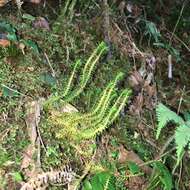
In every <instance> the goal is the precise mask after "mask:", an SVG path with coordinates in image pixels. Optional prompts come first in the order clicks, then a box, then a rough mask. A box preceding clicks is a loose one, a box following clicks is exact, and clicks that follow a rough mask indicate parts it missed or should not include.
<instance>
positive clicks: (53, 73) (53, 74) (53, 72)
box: [44, 52, 56, 77]
mask: <svg viewBox="0 0 190 190" xmlns="http://www.w3.org/2000/svg"><path fill="white" fill-rule="evenodd" d="M44 56H45V58H46V60H47V62H48V64H49V67H50V69H51V72H52V76H53V77H55V75H56V74H55V71H54V69H53V67H52V65H51V63H50V60H49V58H48V56H47V54H46V52H44Z"/></svg>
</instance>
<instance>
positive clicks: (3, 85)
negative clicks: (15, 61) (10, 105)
mask: <svg viewBox="0 0 190 190" xmlns="http://www.w3.org/2000/svg"><path fill="white" fill-rule="evenodd" d="M1 86H2V87H5V88H7V89H9V90H10V91H12V92H15V93H17V94H20V95H22V96H26V95H25V94H23V93H21V92H19V91H17V90H14V89H12V88H10V87H8V86H6V85H5V84H1Z"/></svg>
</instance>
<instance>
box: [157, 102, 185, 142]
mask: <svg viewBox="0 0 190 190" xmlns="http://www.w3.org/2000/svg"><path fill="white" fill-rule="evenodd" d="M156 116H157V120H158V128H157V132H156V139H158V137H159V135H160V133H161V130H162V129H163V128H164V127H165V126H166V125H167V124H168V123H169V122H170V121H173V122H174V123H176V124H178V125H182V124H184V120H183V119H182V118H181V117H180V116H178V115H177V114H176V113H175V112H173V111H171V110H170V109H169V108H167V107H166V106H165V105H163V104H162V103H159V104H158V106H157V107H156Z"/></svg>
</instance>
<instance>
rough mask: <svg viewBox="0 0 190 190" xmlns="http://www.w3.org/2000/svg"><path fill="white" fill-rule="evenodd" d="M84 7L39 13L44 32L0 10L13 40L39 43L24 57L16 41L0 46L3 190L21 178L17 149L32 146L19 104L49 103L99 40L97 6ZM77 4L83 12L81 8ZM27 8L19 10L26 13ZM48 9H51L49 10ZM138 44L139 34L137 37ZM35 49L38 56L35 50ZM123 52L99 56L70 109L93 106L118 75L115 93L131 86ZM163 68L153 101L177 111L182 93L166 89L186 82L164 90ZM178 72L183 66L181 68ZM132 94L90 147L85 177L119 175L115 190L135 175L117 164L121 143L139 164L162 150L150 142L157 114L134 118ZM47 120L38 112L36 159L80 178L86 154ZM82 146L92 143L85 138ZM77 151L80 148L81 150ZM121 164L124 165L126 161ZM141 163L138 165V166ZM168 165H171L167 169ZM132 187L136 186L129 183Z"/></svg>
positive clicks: (115, 48)
mask: <svg viewBox="0 0 190 190" xmlns="http://www.w3.org/2000/svg"><path fill="white" fill-rule="evenodd" d="M88 3H89V2H88ZM113 4H114V3H113ZM89 5H91V6H92V5H93V6H94V5H96V6H95V8H94V7H93V8H92V7H91V6H89V7H88V8H87V6H86V5H83V4H82V3H81V4H80V6H79V7H77V8H76V9H77V13H78V12H79V13H81V14H76V15H74V17H73V14H69V13H67V14H68V15H66V14H63V15H62V12H63V11H62V9H64V8H65V7H64V6H62V7H60V8H58V7H56V8H55V7H54V8H53V10H54V11H52V12H51V11H50V12H51V14H50V15H49V14H48V11H47V10H44V11H45V12H44V14H46V15H45V16H46V17H47V18H48V19H49V23H50V28H51V29H50V31H49V30H44V29H40V28H39V29H38V28H34V27H33V25H32V22H31V20H29V19H23V18H22V14H20V13H19V12H17V10H15V13H13V12H12V14H7V12H2V15H1V16H0V21H6V22H7V23H9V24H11V26H12V27H13V28H15V29H16V35H17V36H18V38H19V39H22V40H31V41H32V42H34V43H35V44H37V46H26V47H25V48H24V52H23V51H22V48H21V47H20V44H21V41H17V42H14V41H13V42H11V45H10V46H9V47H8V48H0V84H1V87H0V104H1V106H0V144H1V146H0V175H1V184H2V189H4V188H5V187H6V186H7V189H11V188H12V189H19V186H20V182H21V181H23V180H27V179H26V177H25V175H24V173H23V172H22V170H21V168H20V166H21V163H22V159H23V155H24V154H23V151H24V150H25V148H26V147H27V146H28V145H29V144H30V142H29V137H28V133H27V127H26V122H25V119H26V107H25V104H26V103H27V102H29V101H32V100H37V99H39V98H41V97H43V98H45V99H47V98H48V97H49V96H50V95H52V94H61V93H62V92H63V90H64V88H65V86H66V85H67V81H68V79H69V77H70V74H71V72H72V70H73V68H74V63H75V62H76V60H77V59H79V58H80V59H81V60H82V64H83V65H84V63H85V61H86V60H87V59H88V58H89V56H90V55H91V53H92V52H93V50H94V49H95V48H96V47H97V45H98V44H99V43H100V42H101V41H103V40H104V36H103V34H100V33H99V32H100V31H101V30H99V28H101V22H99V20H101V19H100V15H99V14H97V15H96V13H98V12H99V11H100V7H99V6H98V4H96V3H95V4H94V3H92V4H91V3H89ZM81 7H83V8H84V9H83V10H82V9H81ZM112 8H113V12H112V17H113V20H114V19H116V18H117V14H118V12H116V10H115V9H116V7H114V6H112ZM27 9H28V8H26V10H27ZM26 10H25V12H27V11H26ZM48 10H52V9H51V8H48ZM55 10H56V12H55ZM57 10H59V11H57ZM85 11H87V12H86V14H84V12H85ZM114 11H115V12H114ZM29 12H30V11H29ZM23 13H24V12H23ZM27 13H28V12H27ZM40 13H41V10H38V11H37V12H36V14H37V15H39V14H40ZM94 14H95V15H96V16H94ZM71 15H72V16H71ZM84 15H85V16H84ZM33 16H36V15H33ZM93 17H94V18H93ZM121 19H122V18H121ZM184 22H185V21H184ZM94 23H95V24H96V25H95V26H93V24H94ZM121 26H122V24H121ZM122 29H124V28H122ZM135 35H136V34H135ZM138 39H139V37H138V36H137V40H138ZM147 41H148V40H147V39H146V37H145V40H144V41H143V43H142V44H141V45H142V46H141V48H142V49H144V50H147V49H148V51H150V52H154V54H155V55H156V56H157V55H158V57H159V54H160V52H159V50H156V49H155V48H154V47H148V48H147V44H148V43H147ZM122 45H123V44H122ZM34 47H35V48H37V50H38V51H35V50H36V49H35V48H34ZM176 47H177V46H176ZM151 48H152V49H151ZM121 49H122V48H121V47H119V46H117V45H113V48H112V57H111V59H109V60H107V56H106V54H105V55H103V56H102V57H101V58H100V60H99V61H98V63H97V65H96V68H95V70H94V71H93V73H92V76H91V78H90V80H89V82H88V84H87V86H86V88H85V89H84V91H83V92H82V93H81V94H80V96H79V97H77V98H75V99H74V101H72V105H73V106H74V107H76V108H77V109H78V110H79V111H80V112H82V113H84V112H86V111H89V110H91V109H92V108H93V107H94V105H95V102H97V101H98V100H99V97H100V94H101V93H102V91H103V90H104V89H105V87H106V85H107V84H108V83H109V82H110V81H112V80H113V78H114V77H115V76H116V75H117V73H119V72H123V73H124V75H125V77H124V79H123V80H122V81H121V82H119V84H118V85H117V93H118V94H119V93H120V92H121V90H122V89H125V88H128V87H129V83H128V80H127V79H128V77H129V76H130V74H131V71H133V69H134V63H133V59H132V58H129V57H127V56H126V55H124V54H123V53H122V52H121ZM46 55H47V56H46ZM185 60H186V57H184V59H183V61H185ZM161 61H162V60H161ZM161 61H160V62H161ZM163 62H164V60H163ZM141 64H142V63H141V62H140V61H138V60H137V62H136V66H137V67H141ZM164 67H166V62H164V64H163V65H162V66H159V67H158V74H157V76H156V77H157V84H158V90H159V93H160V95H159V96H160V99H161V100H164V101H165V100H166V99H168V100H169V102H171V104H172V105H174V107H177V105H178V103H179V101H180V95H181V93H180V92H178V91H176V96H175V97H173V95H172V91H173V89H172V87H175V86H176V85H178V87H179V89H180V86H181V85H185V84H186V83H187V82H188V80H187V77H183V76H182V77H181V78H180V80H181V81H182V82H181V83H180V84H179V81H176V80H174V81H171V82H169V83H171V84H172V85H171V86H170V88H171V89H170V88H169V87H168V86H167V85H166V87H165V84H163V81H164V79H166V80H167V76H166V75H167V72H166V71H165V70H166V69H163V68H164ZM183 67H184V68H186V66H185V65H183ZM181 68H182V67H181ZM178 70H179V69H178V66H176V67H175V68H174V75H175V73H176V74H179V72H178ZM163 71H165V73H164V75H162V74H163V73H162V72H163ZM79 73H80V72H79ZM54 74H55V75H54ZM162 76H164V78H162ZM79 78H80V74H78V75H76V76H75V85H76V86H77V84H78V83H79ZM177 78H178V77H177ZM187 88H188V87H187ZM134 95H135V93H134ZM134 95H133V96H134ZM133 96H131V100H130V101H129V103H128V104H127V105H126V108H125V109H124V110H123V111H122V113H121V114H120V116H119V117H118V118H117V119H116V121H115V122H114V123H113V124H112V127H111V128H109V129H108V130H106V131H104V133H103V135H101V137H100V136H98V137H97V139H96V143H95V146H94V145H93V146H92V147H91V148H92V149H93V150H96V151H97V154H95V164H96V165H95V166H94V165H93V167H92V170H91V172H89V173H90V174H96V171H98V170H99V171H101V170H103V171H109V172H110V171H111V172H113V173H114V175H115V176H119V177H118V180H116V184H117V185H116V189H118V190H122V189H127V187H129V185H127V182H126V181H127V180H128V179H129V178H130V177H129V178H128V177H125V176H131V175H132V176H133V175H136V174H137V175H138V174H140V175H141V173H140V172H139V171H138V172H137V173H135V172H134V173H133V174H131V173H130V174H128V173H127V172H129V170H130V171H133V169H134V167H135V166H134V165H133V167H130V166H131V165H130V166H129V165H128V164H126V163H124V164H123V163H119V162H118V159H121V158H119V155H120V156H121V153H123V152H122V151H121V146H124V147H125V149H128V150H133V151H134V152H135V153H136V154H138V157H139V159H140V160H141V161H142V160H143V161H144V162H148V161H150V160H153V159H154V158H155V155H156V154H158V153H159V151H160V147H159V145H158V144H159V143H158V144H157V142H155V141H154V135H155V128H154V127H155V125H156V124H155V123H154V122H155V121H156V119H155V118H154V117H155V115H154V114H152V113H150V111H148V110H147V109H144V110H143V111H142V113H141V114H142V115H141V116H140V117H139V116H131V115H129V114H128V111H129V107H130V104H131V102H132V101H133ZM170 98H171V99H170ZM183 98H184V102H185V103H186V104H185V105H182V109H185V108H189V97H188V91H187V89H185V91H184V94H183ZM175 100H176V101H175ZM48 117H49V114H48V112H47V111H46V110H43V111H42V113H41V121H40V125H39V129H40V135H41V138H42V141H43V144H44V145H45V147H43V146H41V158H40V160H41V164H42V165H41V167H42V169H43V170H44V171H50V170H51V169H57V168H61V167H62V166H63V165H65V164H67V163H70V164H71V165H72V169H73V170H74V171H75V172H77V175H79V176H80V175H83V170H84V169H86V168H85V166H86V165H85V164H87V163H88V161H89V158H88V159H86V158H85V156H83V155H80V154H78V152H77V151H79V150H77V149H74V148H72V147H71V146H70V145H69V144H68V142H65V141H64V140H63V141H60V140H59V139H57V138H56V137H55V133H54V132H55V131H54V129H53V127H52V125H51V124H50V123H49V121H48ZM168 134H169V133H168ZM165 138H166V137H165V136H164V137H163V138H162V139H161V142H162V141H163V142H165ZM87 143H89V144H93V143H92V142H91V141H89V142H87ZM81 146H84V147H85V146H86V145H85V144H83V145H81ZM79 147H80V146H79ZM81 148H83V147H81ZM122 150H123V149H122ZM123 154H124V153H123ZM91 156H92V155H91ZM34 157H36V155H34ZM123 157H125V156H123ZM168 157H169V158H168V159H171V158H170V157H171V156H168ZM135 158H136V157H135ZM125 159H126V160H127V158H125ZM124 162H125V161H124ZM166 163H167V162H166ZM138 164H139V163H138ZM141 164H142V165H143V163H141ZM145 165H146V164H145ZM152 166H153V165H151V167H152ZM168 166H169V167H170V165H169V164H168ZM131 168H133V169H131ZM137 170H138V169H137ZM126 171H127V172H126ZM87 174H88V173H87ZM146 175H147V174H146ZM146 175H145V177H146ZM89 176H90V175H89ZM89 176H87V179H89V181H90V180H91V178H90V177H89ZM143 178H144V177H143ZM147 179H148V178H147ZM146 181H148V180H146ZM90 182H91V181H90ZM86 183H88V181H86ZM131 183H132V184H135V183H134V182H131ZM142 183H143V182H142ZM5 189H6V188H5ZM49 189H62V187H55V186H53V185H52V186H50V187H49ZM97 190H98V189H97ZM129 190H130V188H129Z"/></svg>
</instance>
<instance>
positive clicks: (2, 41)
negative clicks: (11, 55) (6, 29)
mask: <svg viewBox="0 0 190 190" xmlns="http://www.w3.org/2000/svg"><path fill="white" fill-rule="evenodd" d="M10 45H11V43H10V41H9V40H6V39H0V46H2V47H4V48H5V47H8V46H10Z"/></svg>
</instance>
